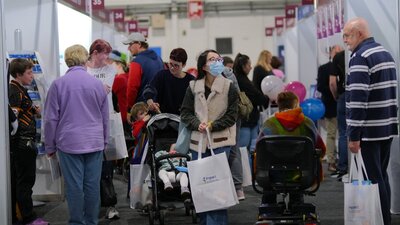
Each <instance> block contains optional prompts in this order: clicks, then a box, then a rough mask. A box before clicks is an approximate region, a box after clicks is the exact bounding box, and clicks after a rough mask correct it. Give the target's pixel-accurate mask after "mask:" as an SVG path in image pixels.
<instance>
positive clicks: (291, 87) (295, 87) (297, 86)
mask: <svg viewBox="0 0 400 225" xmlns="http://www.w3.org/2000/svg"><path fill="white" fill-rule="evenodd" d="M285 91H291V92H293V93H294V94H295V95H297V97H298V98H299V101H300V103H302V102H303V101H304V98H305V97H306V94H307V90H306V87H304V84H302V83H301V82H299V81H292V82H290V83H288V84H287V85H286V87H285Z"/></svg>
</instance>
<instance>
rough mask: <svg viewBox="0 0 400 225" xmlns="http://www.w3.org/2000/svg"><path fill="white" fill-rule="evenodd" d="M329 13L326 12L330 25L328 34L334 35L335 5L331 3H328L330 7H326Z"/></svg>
mask: <svg viewBox="0 0 400 225" xmlns="http://www.w3.org/2000/svg"><path fill="white" fill-rule="evenodd" d="M326 10H327V13H326V17H327V19H328V26H327V33H328V36H332V35H333V22H332V21H333V5H332V4H330V5H328V7H327V8H326Z"/></svg>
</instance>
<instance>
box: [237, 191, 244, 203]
mask: <svg viewBox="0 0 400 225" xmlns="http://www.w3.org/2000/svg"><path fill="white" fill-rule="evenodd" d="M236 195H237V198H238V200H239V201H242V200H244V199H245V197H244V191H243V189H239V190H236Z"/></svg>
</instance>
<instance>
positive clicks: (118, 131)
mask: <svg viewBox="0 0 400 225" xmlns="http://www.w3.org/2000/svg"><path fill="white" fill-rule="evenodd" d="M109 124H110V126H109V127H110V133H109V138H108V144H107V146H106V149H105V150H104V154H105V156H106V160H107V161H109V160H117V159H123V158H126V157H128V150H127V149H126V143H125V135H124V127H123V126H122V119H121V113H111V114H110V120H109Z"/></svg>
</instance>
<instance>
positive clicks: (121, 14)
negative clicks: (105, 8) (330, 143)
mask: <svg viewBox="0 0 400 225" xmlns="http://www.w3.org/2000/svg"><path fill="white" fill-rule="evenodd" d="M113 14H114V17H113V18H114V23H123V22H124V21H125V10H123V9H114V10H113Z"/></svg>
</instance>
